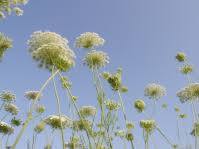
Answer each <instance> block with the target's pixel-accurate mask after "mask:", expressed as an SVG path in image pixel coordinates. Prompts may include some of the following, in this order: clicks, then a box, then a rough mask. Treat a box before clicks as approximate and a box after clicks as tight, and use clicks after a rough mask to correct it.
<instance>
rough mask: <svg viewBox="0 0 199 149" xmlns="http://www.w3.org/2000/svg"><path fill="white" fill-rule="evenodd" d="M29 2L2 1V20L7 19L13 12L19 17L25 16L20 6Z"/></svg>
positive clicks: (0, 7)
mask: <svg viewBox="0 0 199 149" xmlns="http://www.w3.org/2000/svg"><path fill="white" fill-rule="evenodd" d="M27 2H28V0H1V1H0V13H1V14H2V16H3V17H2V18H5V17H6V15H5V14H8V15H10V14H11V12H14V13H15V14H16V15H17V16H21V15H22V14H23V10H22V9H20V8H19V7H18V6H20V5H25V4H26V3H27Z"/></svg>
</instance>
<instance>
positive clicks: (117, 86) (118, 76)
mask: <svg viewBox="0 0 199 149" xmlns="http://www.w3.org/2000/svg"><path fill="white" fill-rule="evenodd" d="M104 75H105V74H104ZM104 79H106V80H107V81H108V83H109V84H110V85H111V87H112V89H113V90H114V91H118V90H120V91H121V89H122V87H123V86H122V69H121V68H119V69H118V70H117V72H116V73H114V74H108V73H107V74H106V77H104Z"/></svg>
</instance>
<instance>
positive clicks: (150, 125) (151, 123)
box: [140, 120, 156, 133]
mask: <svg viewBox="0 0 199 149" xmlns="http://www.w3.org/2000/svg"><path fill="white" fill-rule="evenodd" d="M140 127H142V128H143V129H144V131H145V132H147V133H151V132H152V131H153V130H154V129H155V127H156V123H155V120H141V121H140Z"/></svg>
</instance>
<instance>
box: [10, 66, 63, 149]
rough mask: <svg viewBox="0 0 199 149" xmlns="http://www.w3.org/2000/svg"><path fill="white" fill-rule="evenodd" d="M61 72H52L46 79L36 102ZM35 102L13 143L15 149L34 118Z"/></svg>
mask: <svg viewBox="0 0 199 149" xmlns="http://www.w3.org/2000/svg"><path fill="white" fill-rule="evenodd" d="M58 72H59V70H57V71H56V72H55V73H54V74H52V75H51V76H50V77H49V78H48V80H46V82H45V83H44V84H43V85H42V87H41V89H40V90H39V93H38V94H37V97H36V98H35V100H34V104H35V102H36V101H37V100H38V99H39V97H40V96H41V93H42V92H43V90H44V89H45V88H46V86H47V85H48V83H49V82H50V81H51V80H52V79H53V78H54V77H55V76H56V75H57V73H58ZM34 104H33V105H32V107H31V109H30V111H29V112H28V116H27V118H26V120H25V123H24V125H23V127H22V128H21V130H20V132H19V134H18V135H17V137H16V139H15V141H14V143H13V145H12V149H15V148H16V145H17V144H18V143H19V140H20V139H21V137H22V135H23V133H24V131H25V130H26V128H27V127H28V124H29V123H30V121H31V120H32V113H33V110H34V109H33V107H34Z"/></svg>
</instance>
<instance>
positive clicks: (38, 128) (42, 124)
mask: <svg viewBox="0 0 199 149" xmlns="http://www.w3.org/2000/svg"><path fill="white" fill-rule="evenodd" d="M45 126H46V123H45V122H43V121H41V122H39V124H37V125H36V127H35V128H34V131H35V132H36V133H41V132H42V131H43V130H44V129H45Z"/></svg>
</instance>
